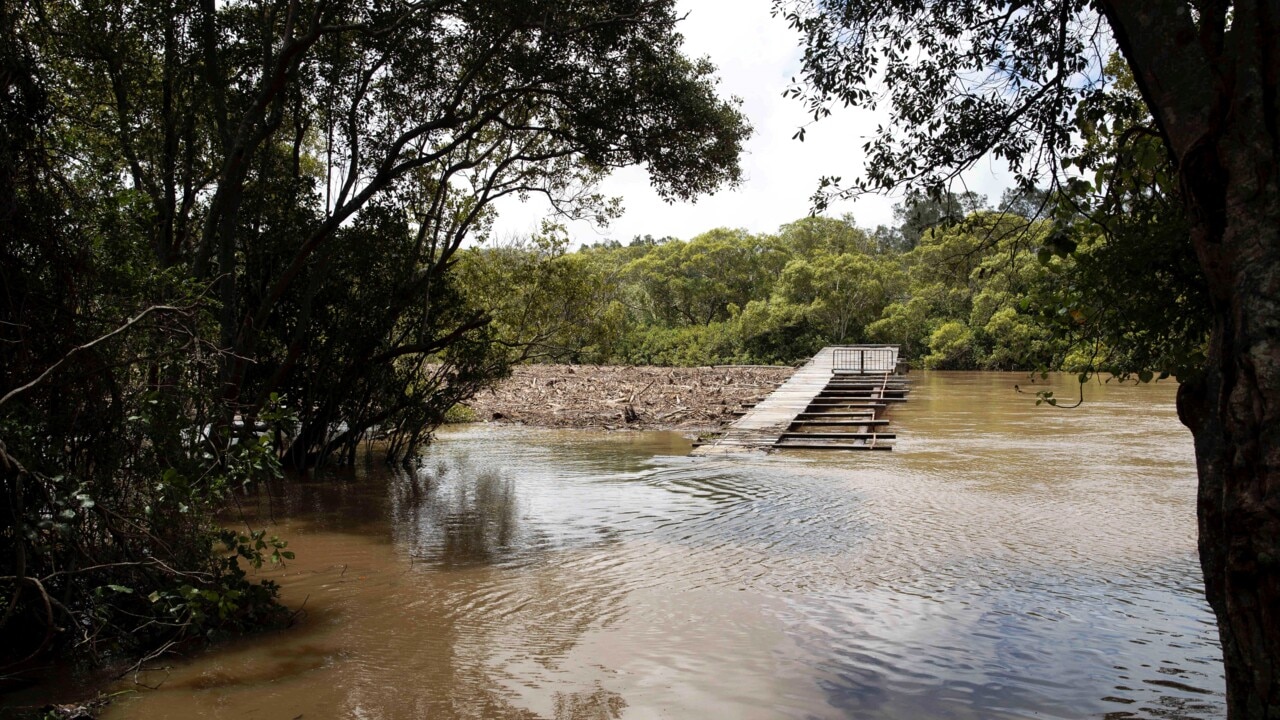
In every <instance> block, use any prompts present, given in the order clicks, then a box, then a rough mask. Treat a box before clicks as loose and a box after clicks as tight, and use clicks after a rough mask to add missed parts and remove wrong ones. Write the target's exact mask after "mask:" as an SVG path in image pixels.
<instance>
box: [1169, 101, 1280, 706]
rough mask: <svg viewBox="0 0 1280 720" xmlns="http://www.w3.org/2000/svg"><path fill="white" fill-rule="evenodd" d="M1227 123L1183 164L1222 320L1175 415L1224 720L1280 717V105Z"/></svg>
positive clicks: (1238, 113) (1244, 111) (1238, 114)
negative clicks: (1193, 491)
mask: <svg viewBox="0 0 1280 720" xmlns="http://www.w3.org/2000/svg"><path fill="white" fill-rule="evenodd" d="M1272 87H1273V90H1274V85H1273V86H1272ZM1246 99H1248V98H1246ZM1253 99H1255V100H1257V99H1261V98H1257V97H1254V98H1253ZM1268 104H1271V105H1272V108H1271V112H1268V111H1267V109H1266V105H1268ZM1249 110H1252V111H1253V112H1252V113H1250V112H1248V111H1249ZM1232 115H1234V116H1235V118H1234V119H1235V122H1231V121H1230V120H1228V122H1231V124H1230V125H1229V126H1228V128H1227V129H1226V130H1225V131H1224V132H1223V133H1222V134H1221V135H1220V136H1219V137H1218V138H1217V139H1216V142H1214V143H1213V144H1212V146H1207V147H1206V148H1205V149H1204V150H1203V151H1202V152H1201V153H1191V154H1189V155H1188V156H1187V157H1184V159H1183V162H1182V168H1181V169H1182V172H1183V176H1184V180H1185V187H1186V192H1187V195H1188V198H1187V199H1188V201H1189V205H1190V207H1191V208H1192V210H1193V213H1194V214H1193V216H1192V217H1193V222H1194V229H1193V237H1192V239H1193V242H1194V243H1195V246H1196V251H1197V253H1198V254H1199V256H1200V259H1201V264H1202V266H1203V267H1204V268H1205V270H1206V275H1207V277H1208V281H1209V286H1210V290H1211V292H1212V295H1213V298H1214V305H1215V307H1214V308H1213V313H1214V320H1215V323H1214V331H1213V337H1212V341H1211V344H1210V349H1209V358H1208V366H1207V368H1206V370H1205V373H1204V375H1203V376H1202V377H1201V378H1198V379H1196V380H1194V381H1192V382H1188V383H1186V384H1184V385H1183V387H1182V388H1181V389H1180V392H1179V396H1178V410H1179V415H1180V417H1181V418H1182V421H1183V422H1184V423H1185V424H1186V425H1187V426H1188V427H1189V428H1191V430H1192V433H1193V435H1194V438H1195V445H1196V458H1197V465H1198V471H1199V475H1200V490H1199V503H1198V505H1199V507H1198V512H1199V526H1200V561H1201V565H1202V567H1203V570H1204V580H1205V592H1206V595H1207V598H1208V601H1209V604H1210V605H1211V606H1212V607H1213V611H1214V613H1215V614H1216V616H1217V619H1218V629H1219V634H1220V637H1221V640H1222V650H1223V660H1224V663H1225V668H1226V678H1227V707H1228V716H1229V717H1231V718H1233V719H1238V718H1249V719H1251V720H1252V719H1255V718H1268V719H1272V720H1276V719H1280V185H1278V183H1280V178H1278V177H1277V175H1278V174H1280V132H1277V128H1276V116H1275V115H1274V97H1272V98H1270V99H1269V102H1268V101H1264V102H1262V103H1260V104H1259V106H1255V107H1253V108H1249V107H1248V106H1247V104H1246V106H1245V107H1234V108H1232ZM1250 115H1251V117H1249V116H1250ZM1242 116H1244V117H1242ZM1229 117H1230V116H1229ZM1242 120H1243V122H1241V121H1242ZM1189 175H1191V177H1188V176H1189Z"/></svg>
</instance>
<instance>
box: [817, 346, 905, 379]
mask: <svg viewBox="0 0 1280 720" xmlns="http://www.w3.org/2000/svg"><path fill="white" fill-rule="evenodd" d="M897 355H898V348H897V347H896V346H892V345H888V346H885V345H881V346H875V345H857V346H852V347H838V348H834V352H832V354H831V369H832V370H835V371H844V372H856V373H891V372H893V370H894V366H895V365H897V363H898V357H897Z"/></svg>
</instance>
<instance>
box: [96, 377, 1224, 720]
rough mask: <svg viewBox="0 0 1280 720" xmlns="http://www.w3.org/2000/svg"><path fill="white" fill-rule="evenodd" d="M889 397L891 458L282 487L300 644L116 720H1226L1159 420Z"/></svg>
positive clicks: (629, 447) (1159, 406) (478, 460)
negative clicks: (293, 554)
mask: <svg viewBox="0 0 1280 720" xmlns="http://www.w3.org/2000/svg"><path fill="white" fill-rule="evenodd" d="M914 379H915V380H916V390H915V392H914V393H913V395H912V398H911V402H908V403H906V404H905V405H903V406H901V407H897V408H895V409H894V410H893V420H894V427H895V429H896V431H897V432H898V436H899V442H898V446H897V450H896V451H895V452H893V453H883V454H881V453H873V454H859V455H847V456H832V455H827V454H823V455H810V456H806V455H788V456H785V457H781V456H771V457H754V458H743V459H724V458H689V457H686V456H685V453H686V452H687V450H688V441H687V440H685V439H684V438H681V437H680V436H678V435H675V434H670V433H646V434H640V433H635V434H614V435H605V434H599V433H572V432H560V431H538V430H529V429H520V428H488V427H474V428H469V429H463V430H456V431H449V432H447V433H445V434H443V435H442V437H441V439H440V440H439V442H438V443H437V444H436V445H435V446H434V447H433V448H431V449H430V451H429V452H428V453H427V456H426V458H425V461H424V463H423V466H422V467H421V468H420V469H418V470H416V471H414V472H412V473H402V474H388V473H385V472H383V471H380V470H372V469H365V470H362V471H358V472H354V473H350V474H347V475H340V474H339V475H330V476H328V477H325V478H320V479H318V480H317V479H313V480H309V481H299V482H292V483H289V484H287V485H285V486H282V487H281V488H279V489H278V491H277V492H276V493H275V494H274V495H273V496H272V497H270V498H269V502H268V501H267V499H264V500H263V501H262V502H261V503H260V505H261V509H260V512H261V513H262V517H263V518H267V517H274V519H275V522H276V526H277V527H276V529H275V530H276V532H278V533H279V534H281V535H283V536H285V537H287V538H288V539H289V540H290V542H291V547H293V548H296V550H297V552H298V560H297V561H295V562H293V563H291V564H290V566H289V567H288V568H287V570H285V571H284V572H283V573H279V577H278V579H279V581H280V583H281V585H282V586H283V587H284V592H285V595H286V599H287V600H288V601H289V602H290V603H292V604H294V605H301V604H303V602H304V601H305V607H306V613H307V614H306V618H305V620H304V621H303V623H302V624H301V626H300V627H298V628H295V629H293V630H290V631H287V632H282V633H278V634H275V635H272V636H269V637H267V638H254V639H246V640H241V641H237V642H236V643H232V644H230V645H227V646H224V647H221V648H219V649H218V650H216V651H213V652H210V653H208V654H206V655H204V656H202V657H199V658H195V659H193V660H191V661H190V662H184V663H178V664H176V665H175V666H174V667H172V668H170V669H167V670H165V671H163V672H157V673H152V674H150V676H149V677H147V678H145V679H146V680H148V682H149V684H156V683H158V682H161V681H163V684H162V685H161V687H160V689H159V690H156V691H148V692H143V693H140V694H138V695H137V696H136V697H134V698H132V699H130V700H127V701H124V702H120V703H118V704H117V705H116V706H115V707H114V708H113V709H112V711H111V712H112V714H111V716H114V717H139V718H141V717H145V718H165V717H174V718H177V717H182V718H187V717H219V718H243V717H250V718H252V717H262V718H268V717H270V718H279V717H284V718H295V717H305V718H320V717H353V718H388V719H390V718H559V719H567V718H574V719H583V720H597V719H614V718H658V717H670V718H687V717H699V716H701V717H733V718H841V717H856V718H914V717H921V718H927V717H937V718H1013V717H1027V716H1037V717H1046V718H1077V717H1086V716H1093V717H1108V718H1130V717H1135V718H1144V717H1145V718H1156V717H1159V718H1200V717H1216V716H1220V715H1221V714H1222V713H1223V700H1222V677H1221V663H1220V661H1219V651H1218V649H1217V645H1216V640H1215V630H1214V625H1213V622H1212V617H1211V615H1210V614H1209V612H1208V610H1207V608H1206V607H1205V604H1204V602H1203V598H1202V596H1201V593H1200V590H1199V571H1198V565H1197V562H1196V559H1195V535H1194V533H1195V520H1194V489H1195V477H1194V473H1195V470H1194V462H1193V456H1192V450H1191V444H1190V440H1189V436H1188V435H1187V433H1186V431H1185V430H1183V429H1182V428H1181V427H1180V426H1179V425H1178V423H1177V420H1176V417H1175V414H1174V410H1173V405H1172V403H1173V394H1174V388H1173V387H1172V386H1168V385H1164V384H1158V385H1156V386H1150V387H1131V386H1125V387H1118V386H1114V385H1112V386H1091V387H1090V388H1089V390H1088V397H1089V402H1088V403H1087V404H1086V405H1085V406H1084V407H1083V408H1082V409H1080V410H1074V411H1067V410H1059V409H1051V408H1046V407H1040V408H1037V407H1035V406H1034V403H1033V401H1032V399H1031V398H1030V396H1027V395H1018V394H1016V393H1015V392H1014V391H1013V390H1012V386H1013V384H1014V383H1021V384H1023V385H1024V387H1025V386H1026V385H1027V379H1026V377H1025V376H1014V375H998V374H925V375H922V376H916V377H915V378H914ZM1056 389H1057V390H1058V394H1059V395H1064V394H1066V393H1069V392H1071V389H1070V388H1069V387H1066V386H1062V387H1058V388H1056Z"/></svg>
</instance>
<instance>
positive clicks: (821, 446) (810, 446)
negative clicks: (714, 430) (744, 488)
mask: <svg viewBox="0 0 1280 720" xmlns="http://www.w3.org/2000/svg"><path fill="white" fill-rule="evenodd" d="M773 448H774V449H775V450H892V449H893V446H892V445H888V444H885V445H848V444H844V443H797V442H786V443H779V444H777V445H774V446H773Z"/></svg>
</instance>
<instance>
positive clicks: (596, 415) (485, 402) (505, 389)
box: [468, 365, 794, 431]
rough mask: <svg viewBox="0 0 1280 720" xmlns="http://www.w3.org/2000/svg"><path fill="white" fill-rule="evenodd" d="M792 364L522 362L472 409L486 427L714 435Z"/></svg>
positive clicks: (476, 400) (771, 386) (769, 388)
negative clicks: (515, 425) (679, 365)
mask: <svg viewBox="0 0 1280 720" xmlns="http://www.w3.org/2000/svg"><path fill="white" fill-rule="evenodd" d="M793 371H794V369H793V368H790V367H769V366H752V367H727V366H720V367H715V368H710V367H698V368H668V367H633V366H616V365H606V366H593V365H522V366H520V367H517V368H515V370H514V371H513V373H512V375H511V377H510V378H508V379H507V380H504V381H503V382H502V383H500V384H498V385H497V386H496V387H494V388H493V389H492V390H491V391H490V392H485V393H481V394H480V395H479V396H478V397H476V398H474V399H473V400H472V401H471V402H470V403H468V406H469V407H470V408H471V409H472V410H473V411H474V412H475V414H476V419H477V420H479V421H482V422H506V423H522V424H526V425H535V426H539V427H562V428H571V427H577V428H605V429H609V430H613V429H618V428H627V429H634V430H657V429H680V430H691V431H692V430H697V431H702V430H711V429H714V428H716V427H717V426H719V425H720V424H721V423H722V422H724V421H726V420H729V419H731V418H732V417H733V416H732V413H733V412H734V411H735V410H738V409H740V408H741V407H742V406H743V405H744V404H746V405H752V404H754V403H756V402H757V401H759V400H760V399H761V398H763V397H764V396H766V395H768V394H769V393H770V392H772V391H773V389H774V388H775V387H777V386H778V385H779V384H780V383H782V382H783V381H784V380H786V379H787V378H788V377H790V376H791V373H792V372H793Z"/></svg>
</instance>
